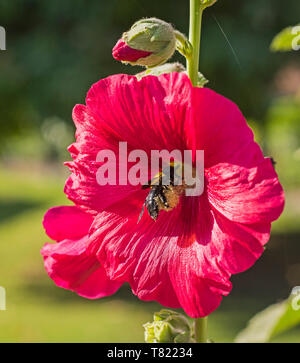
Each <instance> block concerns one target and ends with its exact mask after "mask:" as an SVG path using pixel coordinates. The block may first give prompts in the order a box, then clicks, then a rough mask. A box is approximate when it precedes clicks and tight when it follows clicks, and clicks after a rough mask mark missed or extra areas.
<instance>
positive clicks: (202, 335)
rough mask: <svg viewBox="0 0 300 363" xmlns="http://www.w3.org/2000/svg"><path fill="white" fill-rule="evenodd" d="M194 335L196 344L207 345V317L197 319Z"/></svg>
mask: <svg viewBox="0 0 300 363" xmlns="http://www.w3.org/2000/svg"><path fill="white" fill-rule="evenodd" d="M194 334H195V341H196V343H207V316H206V317H205V318H198V319H195V321H194Z"/></svg>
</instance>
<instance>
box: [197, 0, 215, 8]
mask: <svg viewBox="0 0 300 363" xmlns="http://www.w3.org/2000/svg"><path fill="white" fill-rule="evenodd" d="M200 1H201V4H202V5H203V8H204V9H205V8H208V7H209V6H212V5H214V3H216V2H217V0H200Z"/></svg>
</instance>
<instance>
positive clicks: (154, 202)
mask: <svg viewBox="0 0 300 363" xmlns="http://www.w3.org/2000/svg"><path fill="white" fill-rule="evenodd" d="M169 189H170V188H169V186H168V185H155V186H152V187H151V190H150V192H149V194H148V195H147V198H146V200H145V204H146V206H147V210H148V213H149V215H150V217H151V218H152V219H154V220H156V219H157V217H158V213H159V202H161V203H162V204H163V205H164V207H165V208H169V204H168V201H167V198H166V196H165V194H164V193H165V191H167V190H169Z"/></svg>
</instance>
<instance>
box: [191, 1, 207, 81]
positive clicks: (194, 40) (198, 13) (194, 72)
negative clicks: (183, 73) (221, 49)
mask: <svg viewBox="0 0 300 363" xmlns="http://www.w3.org/2000/svg"><path fill="white" fill-rule="evenodd" d="M203 10H204V7H203V4H202V3H201V0H190V35H189V40H190V43H191V44H192V46H193V53H192V54H191V56H190V57H188V59H187V69H188V75H189V77H190V79H191V82H192V84H193V86H195V87H196V86H197V80H198V71H199V56H200V40H201V25H202V13H203Z"/></svg>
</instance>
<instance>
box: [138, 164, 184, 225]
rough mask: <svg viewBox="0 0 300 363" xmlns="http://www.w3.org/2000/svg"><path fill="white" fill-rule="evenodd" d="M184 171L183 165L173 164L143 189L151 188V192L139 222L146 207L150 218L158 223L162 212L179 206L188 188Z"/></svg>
mask: <svg viewBox="0 0 300 363" xmlns="http://www.w3.org/2000/svg"><path fill="white" fill-rule="evenodd" d="M182 169H183V167H182V164H181V163H174V162H172V163H170V165H168V167H166V168H164V169H163V170H162V171H160V172H159V173H158V174H157V175H156V176H155V177H154V178H153V179H152V180H150V181H149V182H148V184H146V185H144V186H143V187H142V188H143V189H146V188H150V191H149V194H148V195H147V197H146V200H145V203H144V205H143V209H142V212H141V214H140V217H139V221H140V219H141V217H142V215H143V212H144V208H145V206H146V207H147V210H148V213H149V215H150V217H151V218H152V219H153V220H154V221H156V219H157V217H158V215H159V212H160V211H161V210H164V211H166V212H169V211H171V210H172V209H174V208H175V207H176V206H177V205H178V204H179V201H180V197H181V195H182V193H183V191H184V190H185V188H186V184H185V183H184V180H183V177H182V175H183V170H182Z"/></svg>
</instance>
